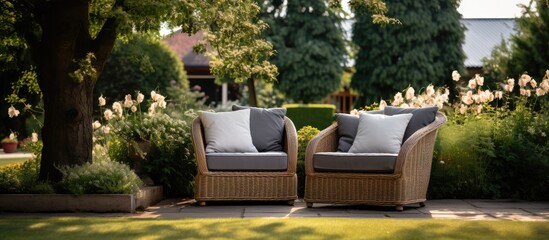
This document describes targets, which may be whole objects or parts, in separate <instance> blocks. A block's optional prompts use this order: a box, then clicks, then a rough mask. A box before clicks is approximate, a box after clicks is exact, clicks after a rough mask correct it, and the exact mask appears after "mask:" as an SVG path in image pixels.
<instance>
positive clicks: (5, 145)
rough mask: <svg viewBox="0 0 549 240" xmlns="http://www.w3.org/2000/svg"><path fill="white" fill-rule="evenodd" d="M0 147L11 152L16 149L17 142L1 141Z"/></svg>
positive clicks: (6, 151)
mask: <svg viewBox="0 0 549 240" xmlns="http://www.w3.org/2000/svg"><path fill="white" fill-rule="evenodd" d="M2 148H3V149H4V152H5V153H12V152H15V151H16V150H17V143H16V142H5V143H2Z"/></svg>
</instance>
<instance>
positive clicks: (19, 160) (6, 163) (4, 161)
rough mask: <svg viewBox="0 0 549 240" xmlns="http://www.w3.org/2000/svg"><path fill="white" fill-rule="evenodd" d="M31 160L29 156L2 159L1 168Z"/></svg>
mask: <svg viewBox="0 0 549 240" xmlns="http://www.w3.org/2000/svg"><path fill="white" fill-rule="evenodd" d="M27 160H29V158H7V159H0V168H3V167H6V166H10V165H14V164H19V163H23V162H25V161H27Z"/></svg>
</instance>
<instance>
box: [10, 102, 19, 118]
mask: <svg viewBox="0 0 549 240" xmlns="http://www.w3.org/2000/svg"><path fill="white" fill-rule="evenodd" d="M8 115H9V116H10V118H13V117H17V116H19V110H17V109H15V108H14V107H13V105H11V107H9V108H8Z"/></svg>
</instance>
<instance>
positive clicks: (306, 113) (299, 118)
mask: <svg viewBox="0 0 549 240" xmlns="http://www.w3.org/2000/svg"><path fill="white" fill-rule="evenodd" d="M282 107H283V108H286V109H287V110H288V112H287V113H286V116H288V118H290V119H292V122H293V123H294V125H295V128H296V129H301V128H302V127H304V126H312V127H315V128H318V129H324V128H327V127H328V126H330V124H332V122H333V120H334V112H335V106H334V105H332V104H284V105H283V106H282Z"/></svg>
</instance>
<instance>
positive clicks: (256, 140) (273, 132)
mask: <svg viewBox="0 0 549 240" xmlns="http://www.w3.org/2000/svg"><path fill="white" fill-rule="evenodd" d="M232 108H233V111H236V110H243V109H248V108H249V109H250V132H251V134H252V142H253V144H254V146H255V147H256V148H257V151H259V152H270V151H282V149H283V147H282V146H283V145H282V144H283V141H282V140H283V136H284V116H285V115H286V109H285V108H268V109H265V108H254V107H251V108H250V107H243V106H238V105H233V107H232Z"/></svg>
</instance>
